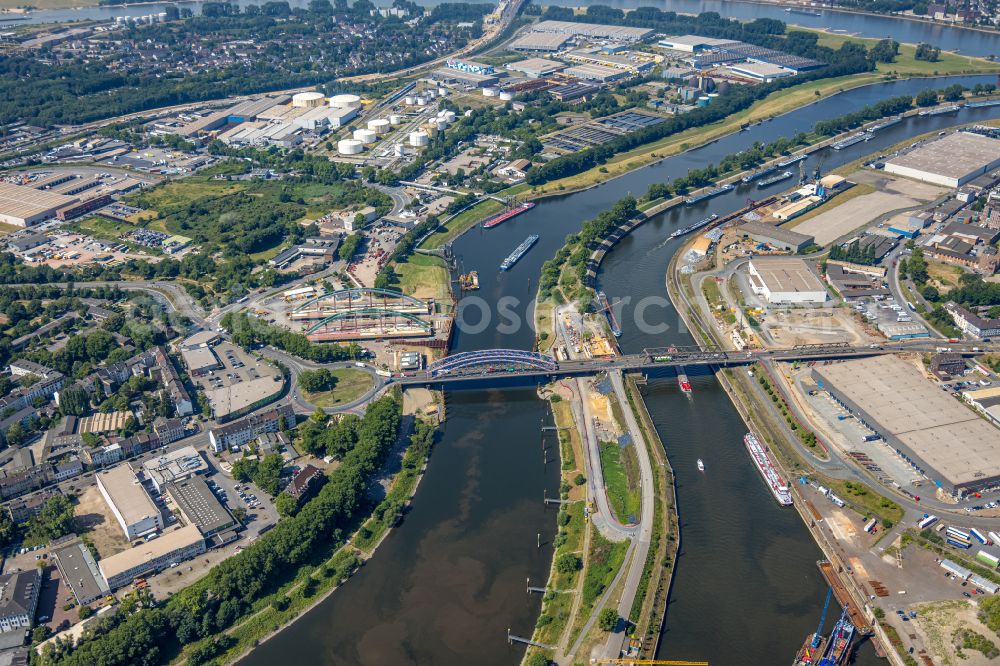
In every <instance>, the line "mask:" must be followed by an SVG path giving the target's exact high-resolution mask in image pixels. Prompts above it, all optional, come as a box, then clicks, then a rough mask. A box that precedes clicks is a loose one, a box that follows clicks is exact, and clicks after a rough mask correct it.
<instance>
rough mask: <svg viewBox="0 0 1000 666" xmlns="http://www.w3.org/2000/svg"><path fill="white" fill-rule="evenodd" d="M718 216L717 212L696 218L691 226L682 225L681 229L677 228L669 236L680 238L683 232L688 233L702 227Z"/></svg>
mask: <svg viewBox="0 0 1000 666" xmlns="http://www.w3.org/2000/svg"><path fill="white" fill-rule="evenodd" d="M718 218H719V216H718V215H717V214H715V213H712V214H711V215H709V216H708V217H706V218H705V219H704V220H698V221H697V222H695V223H694V224H692V225H691V226H688V227H684V228H683V229H678V230H677V231H675V232H673V233H672V234H670V237H671V238H680V237H681V236H683V235H684V234H689V233H691V232H692V231H697V230H698V229H701V228H702V227H704V226H706V225H708V224H711V223H712V222H714V221H715V220H717V219H718Z"/></svg>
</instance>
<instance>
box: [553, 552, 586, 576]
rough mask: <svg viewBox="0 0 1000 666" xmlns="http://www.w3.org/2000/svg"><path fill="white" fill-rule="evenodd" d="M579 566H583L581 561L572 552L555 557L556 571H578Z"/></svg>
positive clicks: (565, 572)
mask: <svg viewBox="0 0 1000 666" xmlns="http://www.w3.org/2000/svg"><path fill="white" fill-rule="evenodd" d="M581 566H583V563H582V562H581V561H580V558H579V556H577V555H575V554H574V553H563V554H562V555H560V556H559V557H558V559H556V571H558V572H559V573H561V574H569V573H573V572H574V571H579V570H580V567H581Z"/></svg>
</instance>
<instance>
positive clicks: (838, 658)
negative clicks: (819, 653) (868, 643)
mask: <svg viewBox="0 0 1000 666" xmlns="http://www.w3.org/2000/svg"><path fill="white" fill-rule="evenodd" d="M854 631H855V629H854V625H853V624H852V623H851V619H850V613H849V611H848V609H847V608H846V607H845V608H844V612H843V613H841V614H840V619H839V620H837V624H835V625H834V627H833V631H832V632H831V633H830V640H829V641H828V642H827V644H826V650H824V651H823V657H822V658H821V659H820V660H819V666H841V665H842V664H846V663H847V655H848V654H850V652H851V641H853V640H854Z"/></svg>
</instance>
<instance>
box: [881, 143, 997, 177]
mask: <svg viewBox="0 0 1000 666" xmlns="http://www.w3.org/2000/svg"><path fill="white" fill-rule="evenodd" d="M997 166H1000V139H993V138H990V137H988V136H983V135H981V134H974V133H972V132H953V133H951V134H948V135H947V136H944V137H941V138H940V139H936V140H934V141H930V142H928V143H925V144H923V145H920V146H917V147H916V148H914V149H913V150H910V151H909V152H906V153H904V154H902V155H899V156H898V157H894V158H892V159H890V160H888V161H886V163H885V171H886V173H891V174H895V175H897V176H905V177H907V178H914V179H916V180H922V181H924V182H926V183H933V184H935V185H944V186H945V187H955V188H957V187H959V186H961V185H963V184H965V183H967V182H969V181H970V180H973V179H974V178H976V177H978V176H981V175H982V174H984V173H986V172H987V171H990V170H991V169H993V168H995V167H997Z"/></svg>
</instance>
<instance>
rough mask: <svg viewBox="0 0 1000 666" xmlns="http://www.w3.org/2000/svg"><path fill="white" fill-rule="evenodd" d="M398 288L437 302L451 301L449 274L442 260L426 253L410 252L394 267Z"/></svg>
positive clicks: (405, 292) (445, 302)
mask: <svg viewBox="0 0 1000 666" xmlns="http://www.w3.org/2000/svg"><path fill="white" fill-rule="evenodd" d="M395 271H396V277H397V278H399V288H400V289H401V290H402V291H403V293H404V294H407V295H410V296H415V297H417V298H433V299H434V300H436V301H437V302H439V303H444V304H447V303H449V302H450V301H451V290H450V280H451V278H450V276H449V275H448V269H447V268H446V267H445V265H444V260H443V259H441V258H439V257H433V256H430V255H426V254H412V255H410V256H409V257H408V258H407V260H406V262H405V263H402V264H399V265H397V266H396V268H395Z"/></svg>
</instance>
